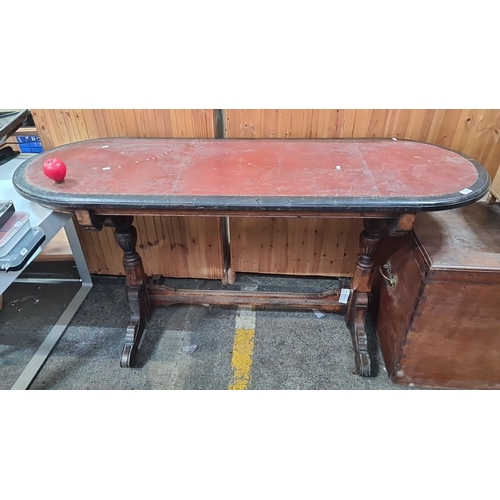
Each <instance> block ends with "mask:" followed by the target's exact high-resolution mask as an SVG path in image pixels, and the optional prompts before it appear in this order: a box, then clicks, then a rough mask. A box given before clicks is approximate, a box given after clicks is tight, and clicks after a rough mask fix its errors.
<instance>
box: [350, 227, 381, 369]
mask: <svg viewBox="0 0 500 500" xmlns="http://www.w3.org/2000/svg"><path fill="white" fill-rule="evenodd" d="M363 223H364V227H365V229H364V230H363V231H362V232H361V235H360V237H359V253H358V260H357V262H356V270H355V273H354V276H353V280H352V296H351V300H350V303H349V308H348V312H347V315H346V321H347V325H348V327H349V329H350V331H351V336H352V341H353V346H354V355H355V362H356V371H357V373H358V374H359V375H361V376H362V377H371V376H372V369H371V360H370V355H369V353H368V339H367V336H366V329H365V328H366V326H365V324H366V313H367V311H368V300H369V295H370V291H371V275H372V271H373V267H374V260H373V256H374V255H375V252H376V251H377V248H378V245H379V243H380V240H381V238H382V228H383V227H384V222H383V221H382V220H380V219H365V220H364V221H363Z"/></svg>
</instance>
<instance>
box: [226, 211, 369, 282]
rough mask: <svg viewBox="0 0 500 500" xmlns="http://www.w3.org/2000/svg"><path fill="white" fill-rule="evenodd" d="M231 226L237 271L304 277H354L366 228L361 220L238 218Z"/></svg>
mask: <svg viewBox="0 0 500 500" xmlns="http://www.w3.org/2000/svg"><path fill="white" fill-rule="evenodd" d="M229 223H230V237H231V267H232V270H233V271H234V272H250V273H272V274H294V275H304V276H306V275H320V276H351V275H352V272H353V270H354V268H355V264H356V258H357V251H358V236H359V233H360V232H361V231H362V229H363V224H362V221H361V219H285V218H274V217H272V218H271V217H270V218H266V219H258V218H253V217H234V218H231V219H230V221H229ZM351 234H355V235H356V238H349V235H351Z"/></svg>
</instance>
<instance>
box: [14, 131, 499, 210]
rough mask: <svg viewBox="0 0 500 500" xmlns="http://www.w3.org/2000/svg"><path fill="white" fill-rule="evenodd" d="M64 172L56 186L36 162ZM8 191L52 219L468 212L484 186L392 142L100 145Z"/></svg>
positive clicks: (467, 173) (119, 141)
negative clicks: (105, 213)
mask: <svg viewBox="0 0 500 500" xmlns="http://www.w3.org/2000/svg"><path fill="white" fill-rule="evenodd" d="M51 157H56V158H60V159H61V160H63V161H64V162H65V164H66V165H67V176H66V179H65V180H64V181H63V182H62V183H56V182H54V181H52V180H50V179H48V178H47V177H46V176H45V175H44V173H43V171H42V165H43V162H44V161H45V160H46V159H48V158H51ZM13 183H14V186H15V188H16V190H17V191H18V192H19V193H20V194H21V195H22V196H24V197H26V198H28V199H30V200H32V201H35V202H37V203H39V204H41V205H43V206H48V207H50V208H53V209H56V210H57V209H58V208H59V209H63V210H64V209H65V210H67V209H89V210H90V209H107V210H113V209H144V210H162V209H163V210H172V209H181V210H188V211H189V210H196V211H198V212H199V211H200V210H201V211H207V212H210V211H217V210H219V211H220V210H225V211H231V210H234V211H236V210H250V211H252V212H256V211H257V212H258V211H265V210H278V211H280V210H284V211H294V210H301V211H314V212H325V211H326V212H356V211H358V212H359V211H373V212H377V211H399V212H420V211H429V210H444V209H449V208H455V207H459V206H463V205H467V204H469V203H472V202H474V201H476V200H478V199H480V198H481V197H482V196H483V195H484V194H485V193H486V192H487V190H488V187H489V184H490V178H489V175H488V173H487V172H486V170H485V169H484V168H483V167H482V165H481V164H480V163H478V162H477V161H475V160H473V159H471V158H469V157H467V156H465V155H463V154H461V153H457V152H455V151H451V150H449V149H446V148H442V147H439V146H435V145H431V144H426V143H421V142H414V141H407V140H392V139H203V140H201V139H146V138H107V139H94V140H88V141H83V142H76V143H71V144H67V145H65V146H61V147H57V148H55V149H52V150H49V151H45V152H43V153H41V154H38V155H36V156H34V157H33V158H31V159H30V160H28V161H26V162H25V163H23V164H22V165H21V166H20V167H19V168H18V169H17V170H16V172H15V174H14V177H13Z"/></svg>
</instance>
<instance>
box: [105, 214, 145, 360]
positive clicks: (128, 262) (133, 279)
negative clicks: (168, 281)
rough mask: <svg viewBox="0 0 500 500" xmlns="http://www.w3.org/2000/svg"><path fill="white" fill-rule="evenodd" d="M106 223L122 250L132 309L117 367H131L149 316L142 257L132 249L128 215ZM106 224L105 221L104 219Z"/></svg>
mask: <svg viewBox="0 0 500 500" xmlns="http://www.w3.org/2000/svg"><path fill="white" fill-rule="evenodd" d="M110 219H111V220H110V222H109V225H111V226H113V227H114V228H115V239H116V242H117V243H118V245H119V246H120V248H121V249H122V250H123V252H124V256H123V267H124V269H125V277H126V286H127V298H128V304H129V306H130V309H131V311H132V314H131V316H130V321H129V325H128V327H127V333H126V335H125V345H124V346H123V351H122V355H121V358H120V366H122V367H126V368H130V367H133V366H135V362H136V355H137V350H138V348H139V343H140V341H141V338H142V334H143V333H144V328H145V327H146V323H147V321H148V319H149V318H150V317H151V306H150V304H149V301H148V296H147V294H146V284H147V276H146V274H145V273H144V268H143V266H142V260H141V257H140V256H139V254H138V253H137V252H136V250H135V246H136V244H137V231H136V229H135V227H134V226H133V225H132V221H133V218H132V217H115V216H113V217H111V218H110ZM106 223H108V221H106Z"/></svg>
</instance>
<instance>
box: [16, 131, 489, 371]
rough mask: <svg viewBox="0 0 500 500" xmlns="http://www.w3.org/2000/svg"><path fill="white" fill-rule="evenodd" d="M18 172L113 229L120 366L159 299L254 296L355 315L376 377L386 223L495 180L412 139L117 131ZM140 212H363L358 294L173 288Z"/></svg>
mask: <svg viewBox="0 0 500 500" xmlns="http://www.w3.org/2000/svg"><path fill="white" fill-rule="evenodd" d="M49 157H57V158H60V159H62V160H63V161H64V162H65V163H66V165H67V167H68V174H67V177H66V179H65V180H64V182H62V183H55V182H53V181H51V180H50V179H48V178H47V177H45V175H44V174H43V172H42V164H43V162H44V160H45V159H47V158H49ZM13 182H14V186H15V188H16V189H17V190H18V192H19V193H20V194H21V195H22V196H24V197H26V198H28V199H30V200H32V201H35V202H37V203H39V204H40V205H44V206H46V207H49V208H51V209H53V210H59V211H63V212H74V213H75V214H76V217H77V219H78V221H79V223H80V224H82V225H83V226H85V227H87V228H89V229H96V230H99V229H101V228H102V227H103V225H107V226H112V227H114V228H115V238H116V241H117V243H118V245H119V246H120V247H121V248H122V249H123V251H124V259H123V265H124V268H125V275H126V288H127V293H128V302H129V305H130V308H131V311H132V314H131V318H130V323H129V326H128V328H127V332H126V336H125V345H124V347H123V351H122V355H121V360H120V364H121V366H125V367H130V366H133V365H134V363H135V357H136V353H137V348H138V345H139V342H140V340H141V336H142V334H143V331H144V328H145V325H146V322H147V320H148V318H149V317H150V315H151V312H152V306H155V305H156V306H157V305H168V304H171V303H174V302H177V303H179V302H182V303H184V302H185V303H192V304H193V303H213V304H232V305H236V304H247V305H254V306H263V307H265V306H267V307H284V306H289V307H294V308H308V309H310V308H313V307H314V308H319V309H323V310H328V311H335V312H342V313H345V315H346V322H347V324H348V326H349V328H350V331H351V334H352V338H353V344H354V351H355V362H356V369H357V372H358V373H359V374H360V375H361V376H370V375H371V363H370V357H369V354H368V347H367V337H366V333H365V318H366V312H367V307H368V301H369V297H370V290H371V279H370V276H371V274H372V271H373V267H374V264H373V255H374V253H375V251H376V249H377V246H378V244H379V242H380V240H381V236H382V231H383V230H385V229H386V228H387V229H388V230H389V233H390V234H391V235H402V234H405V233H407V232H408V231H410V230H411V229H412V226H413V221H414V219H415V216H416V214H417V213H418V212H422V211H431V210H447V209H451V208H455V207H460V206H463V205H467V204H469V203H473V202H474V201H476V200H478V199H480V198H481V197H482V196H483V195H484V194H485V193H486V192H487V190H488V187H489V183H490V179H489V176H488V173H487V172H486V171H485V169H484V168H483V167H482V166H481V165H480V164H479V163H478V162H476V161H474V160H472V159H470V158H468V157H466V156H465V155H463V154H460V153H456V152H453V151H450V150H447V149H444V148H441V147H438V146H434V145H430V144H424V143H418V142H412V141H401V140H391V139H335V140H326V139H324V140H304V139H302V140H300V139H299V140H290V139H286V140H278V139H276V140H260V139H259V140H255V139H253V140H252V139H250V140H243V139H234V140H232V139H228V140H225V139H221V140H219V139H209V140H194V139H130V138H128V139H125V138H115V139H109V138H108V139H97V140H89V141H84V142H78V143H72V144H68V145H66V146H61V147H59V148H56V149H53V150H51V151H47V152H44V153H42V154H40V155H37V156H36V157H34V158H33V159H31V160H30V161H27V162H25V163H24V164H23V165H22V166H21V167H20V168H19V169H18V170H17V171H16V173H15V176H14V179H13ZM134 215H167V216H168V215H175V216H178V215H185V216H188V215H207V216H221V217H231V216H238V217H241V216H251V217H330V218H331V217H358V218H363V219H364V230H363V231H362V233H361V235H360V240H359V254H358V259H357V264H356V269H353V277H352V281H351V287H350V294H349V299H348V301H347V303H343V302H345V301H342V300H340V293H339V291H338V290H332V291H330V292H328V293H323V294H287V293H270V292H268V293H265V292H229V291H225V290H223V291H211V292H210V291H194V290H173V289H171V288H168V287H166V286H165V285H163V284H162V283H161V279H155V280H153V281H150V280H148V278H147V276H146V275H145V273H144V269H143V265H142V261H141V258H140V256H139V255H138V253H137V252H136V248H135V247H136V241H137V233H136V229H135V228H134V226H133V225H132V222H133V216H134Z"/></svg>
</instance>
